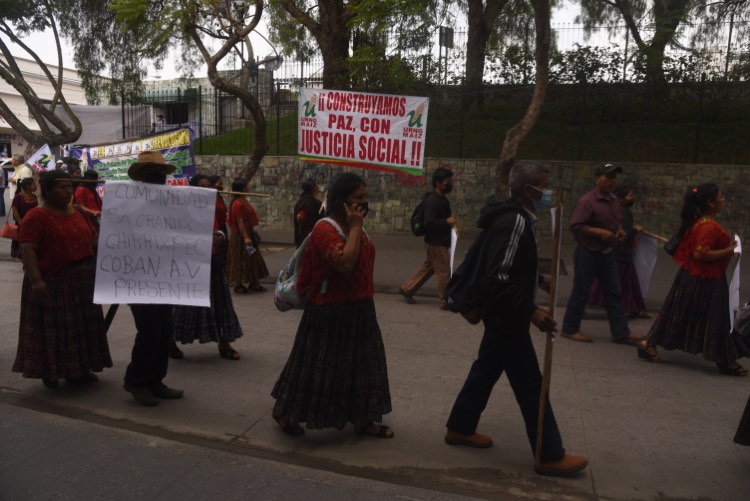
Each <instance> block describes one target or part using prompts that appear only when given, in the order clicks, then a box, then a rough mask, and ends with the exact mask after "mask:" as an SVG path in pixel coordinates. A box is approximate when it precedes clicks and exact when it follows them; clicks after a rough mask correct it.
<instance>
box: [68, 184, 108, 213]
mask: <svg viewBox="0 0 750 501" xmlns="http://www.w3.org/2000/svg"><path fill="white" fill-rule="evenodd" d="M73 201H74V202H75V203H76V205H78V206H81V207H86V208H87V209H89V210H92V211H95V212H101V211H102V199H101V198H99V197H98V196H96V195H94V194H93V193H91V190H87V189H86V188H84V187H83V186H79V187H78V188H76V192H75V195H74V196H73Z"/></svg>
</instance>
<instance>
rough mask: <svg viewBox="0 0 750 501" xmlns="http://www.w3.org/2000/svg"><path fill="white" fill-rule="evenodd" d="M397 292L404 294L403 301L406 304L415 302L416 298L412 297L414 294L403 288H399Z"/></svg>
mask: <svg viewBox="0 0 750 501" xmlns="http://www.w3.org/2000/svg"><path fill="white" fill-rule="evenodd" d="M398 293H399V294H401V295H402V296H404V302H405V303H406V304H417V300H416V299H414V296H412V295H411V294H409V293H408V292H406V291H405V290H404V289H399V290H398Z"/></svg>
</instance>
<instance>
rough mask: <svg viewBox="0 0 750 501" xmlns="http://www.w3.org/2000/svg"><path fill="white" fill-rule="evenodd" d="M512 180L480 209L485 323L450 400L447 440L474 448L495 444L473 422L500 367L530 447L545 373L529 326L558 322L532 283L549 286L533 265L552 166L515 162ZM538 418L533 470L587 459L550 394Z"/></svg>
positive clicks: (568, 466) (561, 471) (579, 464)
mask: <svg viewBox="0 0 750 501" xmlns="http://www.w3.org/2000/svg"><path fill="white" fill-rule="evenodd" d="M509 185H510V194H511V198H510V200H508V201H505V202H490V203H489V204H488V205H486V206H485V207H484V208H483V209H482V212H481V215H480V217H479V223H478V225H479V227H480V228H481V229H482V231H484V232H487V234H486V235H485V244H486V245H488V248H487V251H488V254H487V256H488V258H487V267H488V270H487V275H488V276H490V277H491V280H492V288H491V290H492V292H491V294H490V296H489V298H490V299H489V300H488V303H487V304H486V308H485V313H484V315H483V322H484V326H485V331H484V337H483V338H482V342H481V344H480V346H479V356H478V357H477V359H476V361H475V362H474V364H473V365H472V367H471V370H470V371H469V376H468V377H467V379H466V382H465V383H464V386H463V388H462V389H461V392H460V393H459V395H458V397H457V398H456V402H455V404H454V405H453V410H452V411H451V415H450V417H449V418H448V424H447V427H448V430H447V432H446V434H445V442H446V443H447V444H450V445H466V446H469V447H478V448H486V447H490V446H492V438H491V437H489V436H487V435H483V434H481V433H477V432H476V429H477V425H478V424H479V418H480V416H481V414H482V412H483V411H484V409H485V407H486V406H487V401H488V400H489V397H490V393H491V392H492V388H493V387H494V385H495V383H496V382H497V380H498V379H499V378H500V376H501V375H502V373H503V371H505V372H506V373H507V374H508V381H509V382H510V385H511V388H512V389H513V393H514V395H515V397H516V401H517V402H518V405H519V406H520V408H521V414H522V415H523V420H524V423H525V425H526V434H527V436H528V439H529V443H530V445H531V450H532V453H533V452H534V449H535V445H536V436H537V417H538V413H539V400H540V392H541V388H542V374H541V373H540V371H539V363H538V361H537V358H536V352H535V351H534V345H533V344H532V342H531V334H530V332H529V329H530V327H531V324H532V323H533V324H534V325H535V326H537V327H538V328H539V329H540V330H541V331H542V332H555V327H556V324H555V321H554V319H553V318H552V316H551V315H550V313H549V312H548V311H547V310H545V309H542V308H539V307H538V306H536V304H535V302H534V299H535V296H536V289H537V287H542V288H545V286H546V287H547V289H548V288H549V281H548V279H545V278H544V277H542V276H541V275H539V274H538V272H537V241H536V234H535V226H536V223H537V216H536V214H537V213H538V212H540V211H542V210H545V209H547V208H548V207H549V206H550V205H551V202H552V196H553V192H552V191H551V190H549V189H548V186H549V171H548V170H547V169H546V168H545V167H543V166H541V165H538V164H533V163H526V162H519V163H516V165H514V166H513V168H512V169H511V172H510V180H509ZM543 426H544V427H543V433H542V437H543V439H542V448H541V457H540V462H539V463H538V464H537V465H536V466H535V470H536V472H537V473H539V474H542V475H557V476H566V475H571V474H574V473H576V472H579V471H581V470H583V469H584V468H585V467H586V465H588V460H587V459H586V458H585V457H583V456H572V455H569V454H566V453H565V449H564V448H563V445H562V438H561V437H560V431H559V430H558V428H557V423H556V421H555V416H554V414H553V412H552V406H551V405H550V403H549V400H547V403H546V406H545V413H544V425H543Z"/></svg>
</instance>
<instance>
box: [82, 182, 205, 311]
mask: <svg viewBox="0 0 750 501" xmlns="http://www.w3.org/2000/svg"><path fill="white" fill-rule="evenodd" d="M103 202H104V205H103V207H102V217H101V229H100V232H99V250H98V253H97V257H96V283H95V288H94V303H96V304H124V303H127V304H180V305H191V306H209V305H210V300H209V286H210V275H211V243H212V238H213V222H214V211H215V209H216V190H213V189H209V188H195V187H190V186H189V187H183V186H162V185H154V184H146V183H140V182H134V181H111V182H109V183H107V197H106V198H105V199H104V201H103Z"/></svg>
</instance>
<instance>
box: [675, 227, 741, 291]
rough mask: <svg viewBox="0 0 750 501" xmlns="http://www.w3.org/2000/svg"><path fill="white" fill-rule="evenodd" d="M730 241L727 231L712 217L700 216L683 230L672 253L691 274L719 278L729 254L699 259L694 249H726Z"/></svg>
mask: <svg viewBox="0 0 750 501" xmlns="http://www.w3.org/2000/svg"><path fill="white" fill-rule="evenodd" d="M731 243H732V237H731V236H730V235H729V232H727V230H725V229H724V227H723V226H721V225H720V224H719V223H717V222H716V221H715V220H713V219H709V218H706V217H702V218H700V219H698V221H696V222H695V224H694V225H693V226H692V227H691V228H690V229H688V230H687V231H686V232H685V235H684V236H683V237H682V241H681V242H680V245H679V246H678V247H677V251H676V252H675V255H674V260H675V261H676V262H677V264H679V265H680V266H682V267H683V268H685V269H686V270H687V271H688V272H689V273H690V274H691V275H693V276H696V277H700V278H719V277H720V276H721V275H723V274H724V272H725V270H726V268H727V265H728V264H729V256H727V257H725V258H722V259H717V260H716V261H699V260H697V259H695V257H694V256H693V254H694V253H695V251H696V250H702V251H709V250H718V249H726V248H727V247H729V245H730V244H731Z"/></svg>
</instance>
